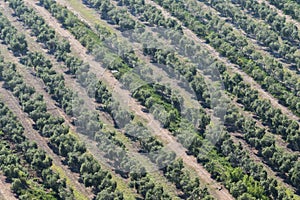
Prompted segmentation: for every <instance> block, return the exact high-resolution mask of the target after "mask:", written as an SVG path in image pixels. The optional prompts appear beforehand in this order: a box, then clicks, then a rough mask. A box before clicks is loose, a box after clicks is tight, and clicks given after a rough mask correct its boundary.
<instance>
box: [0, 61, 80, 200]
mask: <svg viewBox="0 0 300 200" xmlns="http://www.w3.org/2000/svg"><path fill="white" fill-rule="evenodd" d="M0 66H1V67H0V77H1V79H2V80H3V79H4V80H5V81H7V82H6V85H5V87H8V88H11V87H13V85H14V84H13V82H14V81H16V82H21V79H20V77H19V76H15V72H14V68H15V66H14V65H13V64H11V63H3V60H1V63H0ZM26 90H27V91H28V92H29V93H32V92H33V89H32V88H30V87H27V86H26V85H24V84H23V83H22V82H21V84H19V87H18V88H17V89H16V90H15V91H14V92H15V93H19V94H20V93H23V92H24V91H26ZM24 98H26V97H25V96H24ZM38 104H41V102H40V101H39V100H38V99H36V102H35V104H31V105H28V104H26V105H23V106H24V109H27V110H29V109H30V106H36V107H38V106H37V105H38ZM0 107H1V109H0V123H1V134H0V138H1V142H0V149H1V159H0V169H1V171H3V173H4V175H5V176H6V180H7V181H8V182H11V183H12V190H13V192H14V193H15V194H16V195H17V196H18V197H19V198H20V199H23V198H24V199H33V198H39V199H44V198H49V199H54V198H55V199H69V198H74V196H73V192H72V190H71V189H70V188H68V187H67V186H66V180H65V179H63V178H61V177H60V176H59V175H58V174H57V173H56V172H54V171H53V170H52V169H51V166H52V160H51V158H50V157H49V156H48V155H47V154H46V153H45V152H44V151H42V150H41V149H39V148H38V147H37V145H36V143H33V142H30V141H29V140H28V139H27V138H26V137H25V136H24V135H23V133H24V128H23V127H22V125H21V124H20V122H18V119H17V118H16V116H14V114H13V113H12V112H11V111H10V110H9V109H8V108H7V107H6V106H5V105H4V104H3V103H2V102H0ZM39 179H40V180H41V181H38V180H39Z"/></svg>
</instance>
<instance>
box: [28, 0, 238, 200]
mask: <svg viewBox="0 0 300 200" xmlns="http://www.w3.org/2000/svg"><path fill="white" fill-rule="evenodd" d="M25 2H26V3H27V4H29V5H30V6H31V7H33V8H34V9H35V10H36V11H38V13H40V14H41V15H42V16H43V17H44V19H45V20H46V21H47V23H48V25H49V26H51V27H53V28H55V30H56V31H57V32H58V33H59V34H61V35H63V36H64V37H66V38H68V40H69V41H70V44H71V46H72V48H73V49H74V50H75V51H76V52H78V54H79V55H80V57H81V58H82V59H83V60H84V61H86V62H88V63H89V64H90V66H91V71H92V72H94V73H95V74H96V75H97V77H98V78H99V79H103V80H104V82H105V83H106V84H108V86H110V87H111V88H112V89H113V90H114V91H113V92H114V93H115V94H118V96H119V99H122V100H123V102H124V103H125V106H126V105H127V106H129V108H130V109H131V111H133V112H134V113H135V114H136V115H137V116H139V117H141V118H143V119H145V120H146V121H148V123H149V125H150V126H149V127H150V128H151V130H152V132H153V133H154V135H156V136H158V137H160V138H162V139H163V140H165V141H166V143H168V147H169V148H170V149H171V150H173V151H174V152H175V153H176V154H177V156H178V157H181V158H182V159H183V161H184V163H185V164H186V165H188V166H190V167H192V168H193V169H194V170H195V171H196V172H197V174H198V175H199V177H200V179H201V181H202V182H203V183H204V184H207V185H209V187H210V188H214V190H215V191H211V194H212V195H214V196H215V197H216V198H217V199H221V200H222V199H233V197H232V196H231V195H230V194H229V192H228V191H227V190H226V189H223V190H220V191H219V190H216V189H215V188H218V187H219V184H218V183H217V182H216V181H214V180H213V179H212V178H211V177H210V174H209V173H208V172H207V171H206V170H205V169H204V168H203V167H202V166H201V165H200V164H198V163H197V160H196V158H195V157H192V156H188V155H187V154H186V149H185V148H183V147H182V145H181V144H179V143H178V142H177V141H176V139H175V138H174V137H173V136H172V135H171V133H170V132H169V131H167V130H165V129H162V128H161V127H160V123H159V122H158V121H157V120H155V119H154V117H153V116H152V115H151V114H148V113H144V112H142V106H141V105H140V104H139V103H137V102H136V101H135V100H134V99H133V98H132V97H131V95H130V93H129V92H128V91H126V90H124V89H122V87H121V84H120V83H119V82H118V81H117V79H115V78H114V77H113V76H112V74H111V73H110V72H108V71H106V70H105V69H104V68H103V67H102V66H101V64H99V63H97V62H95V61H94V59H93V57H92V56H90V55H87V54H86V53H85V48H84V47H83V46H82V45H81V44H80V43H79V42H78V41H77V40H76V39H75V38H74V36H73V35H72V34H71V33H69V32H68V31H67V30H65V29H63V28H61V25H60V24H59V23H58V22H57V21H56V19H54V18H53V17H52V16H51V14H50V13H49V12H48V11H47V10H45V9H44V8H42V7H40V6H37V5H36V4H35V2H33V1H30V0H25Z"/></svg>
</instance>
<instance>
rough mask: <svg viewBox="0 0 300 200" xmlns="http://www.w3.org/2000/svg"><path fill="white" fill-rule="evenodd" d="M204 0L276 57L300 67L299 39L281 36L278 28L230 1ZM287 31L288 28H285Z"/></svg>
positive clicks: (296, 30)
mask: <svg viewBox="0 0 300 200" xmlns="http://www.w3.org/2000/svg"><path fill="white" fill-rule="evenodd" d="M203 2H204V3H206V4H207V5H209V6H211V7H213V8H214V9H216V10H217V11H218V12H219V13H220V15H221V16H222V17H226V18H227V19H228V20H230V21H231V22H232V23H233V24H234V25H235V26H237V27H238V28H241V29H242V30H244V31H245V33H247V34H248V36H249V37H253V38H255V39H256V40H257V41H258V42H259V43H260V44H263V45H264V46H266V47H268V49H269V50H270V52H271V53H272V54H273V55H274V56H275V57H278V58H283V59H284V60H285V61H286V62H287V63H291V64H292V65H293V66H294V68H297V69H300V57H299V56H298V55H297V50H298V48H297V43H298V42H299V40H298V41H294V43H291V42H290V41H288V40H285V39H284V38H283V37H280V33H278V32H277V30H272V29H270V27H269V25H268V24H266V23H264V22H262V21H259V20H257V19H255V18H254V19H253V18H251V17H249V16H248V15H246V14H245V13H244V12H243V11H241V10H240V8H238V7H236V6H235V5H234V4H231V3H229V2H226V3H224V2H217V1H214V2H211V3H210V1H203ZM294 29H295V30H294V31H293V30H292V31H293V33H294V35H295V34H296V36H297V37H298V38H299V33H298V29H297V27H296V26H294ZM285 31H288V30H286V29H285ZM286 34H289V33H286Z"/></svg>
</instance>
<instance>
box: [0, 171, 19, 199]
mask: <svg viewBox="0 0 300 200" xmlns="http://www.w3.org/2000/svg"><path fill="white" fill-rule="evenodd" d="M10 187H11V184H10V183H6V182H5V177H4V176H3V175H1V174H0V200H17V198H16V197H15V195H14V194H13V193H12V191H11V189H10Z"/></svg>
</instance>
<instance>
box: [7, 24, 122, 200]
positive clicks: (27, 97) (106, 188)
mask: <svg viewBox="0 0 300 200" xmlns="http://www.w3.org/2000/svg"><path fill="white" fill-rule="evenodd" d="M3 21H7V19H5V18H3ZM6 24H7V27H10V28H11V29H14V28H13V27H12V26H11V25H10V24H9V23H8V21H7V23H6ZM26 54H27V55H26V56H24V57H23V58H22V59H21V61H22V62H23V63H24V64H25V65H27V66H28V67H34V69H35V70H36V74H37V76H39V77H41V78H42V79H43V81H44V83H45V85H46V87H47V90H48V91H49V93H50V94H51V95H52V97H53V99H55V100H56V101H57V102H58V103H59V105H60V106H61V107H62V108H63V109H64V110H65V111H66V113H68V114H74V111H75V112H76V111H78V112H80V111H83V112H82V113H81V114H82V115H81V116H82V118H79V124H80V125H81V127H80V128H81V129H84V130H86V131H87V132H88V133H90V132H92V131H93V130H95V129H98V128H101V123H100V121H99V120H97V118H95V116H94V115H93V113H89V112H88V111H84V110H82V109H81V108H82V106H80V105H81V104H82V102H80V101H79V100H78V99H77V101H76V102H73V100H74V98H75V97H76V96H77V95H76V94H75V93H74V92H72V91H71V90H70V89H68V88H66V87H65V86H64V80H63V77H62V76H61V75H59V74H56V73H55V71H54V70H53V69H51V67H52V65H51V63H50V61H49V60H46V59H45V58H44V57H43V56H42V55H41V54H40V53H32V52H29V51H27V52H26ZM2 79H3V80H4V81H5V84H4V86H5V87H6V88H8V89H9V90H11V91H12V92H13V94H14V95H15V96H16V97H17V98H18V99H19V101H20V104H21V106H22V108H23V110H24V111H25V112H26V113H28V114H29V117H30V118H32V119H33V121H34V122H35V126H36V128H37V129H38V131H39V132H40V134H41V135H42V136H45V137H48V138H50V141H51V142H50V143H49V145H50V147H51V148H52V149H53V150H54V151H55V152H56V153H57V154H59V155H61V156H63V157H65V158H66V162H67V163H68V165H69V166H70V168H71V169H72V170H74V169H76V168H79V169H80V170H79V173H80V175H81V176H80V178H81V179H82V180H83V182H88V181H91V182H92V183H90V184H86V186H87V187H93V190H94V192H95V194H96V195H97V198H105V197H106V196H107V195H109V196H115V197H116V198H117V197H118V198H123V197H122V194H121V193H119V192H118V191H117V190H116V183H115V182H114V181H112V180H111V178H112V177H111V175H110V174H109V173H108V172H106V171H103V170H102V169H101V167H100V165H99V164H98V163H97V161H96V160H94V158H93V157H91V155H89V154H87V151H86V148H85V146H84V145H83V144H82V143H81V142H79V141H78V140H77V139H76V138H75V137H74V136H72V135H70V134H69V128H68V127H65V126H64V125H63V123H64V120H63V119H61V118H57V117H54V116H53V115H51V114H49V113H48V112H47V107H46V104H45V103H44V102H43V96H41V95H37V94H36V93H35V91H34V89H33V88H30V87H28V86H26V84H25V83H24V82H23V80H22V77H21V76H20V75H18V73H17V72H16V69H15V67H11V68H7V69H5V68H4V70H3V73H2ZM75 99H76V98H75ZM74 104H76V105H78V106H74ZM74 108H78V110H75V109H74ZM79 109H81V110H79ZM87 119H88V120H87ZM74 155H76V156H75V158H76V159H74V157H73V156H74ZM86 157H89V159H86ZM78 158H82V159H79V160H77V159H78ZM91 161H93V162H94V163H95V165H96V167H95V168H93V169H92V168H88V170H81V168H82V167H83V166H84V165H86V164H88V163H89V162H91ZM74 171H76V170H74ZM97 174H103V178H99V177H98V176H97Z"/></svg>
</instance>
